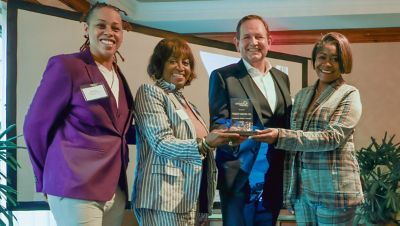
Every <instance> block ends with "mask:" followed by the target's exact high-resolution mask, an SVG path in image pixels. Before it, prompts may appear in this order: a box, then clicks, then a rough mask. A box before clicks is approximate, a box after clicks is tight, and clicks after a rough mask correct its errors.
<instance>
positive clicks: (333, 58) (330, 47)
mask: <svg viewBox="0 0 400 226" xmlns="http://www.w3.org/2000/svg"><path fill="white" fill-rule="evenodd" d="M338 59H339V58H338V52H337V48H336V45H334V44H333V43H326V44H325V45H324V46H323V47H322V48H321V49H320V50H318V52H317V54H316V57H315V63H314V68H315V71H316V72H317V75H318V77H319V80H320V81H321V82H322V83H325V84H329V83H331V82H333V81H335V80H336V79H338V78H340V76H341V72H340V66H339V60H338Z"/></svg>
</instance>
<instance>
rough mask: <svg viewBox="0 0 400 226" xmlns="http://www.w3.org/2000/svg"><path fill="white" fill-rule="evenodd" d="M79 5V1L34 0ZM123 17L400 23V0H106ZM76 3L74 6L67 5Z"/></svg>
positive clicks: (162, 22)
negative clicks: (251, 17) (254, 16)
mask: <svg viewBox="0 0 400 226" xmlns="http://www.w3.org/2000/svg"><path fill="white" fill-rule="evenodd" d="M36 1H38V2H40V3H42V4H45V5H52V6H56V7H59V8H64V9H69V10H71V9H74V8H75V9H76V4H77V2H84V3H87V2H90V3H94V2H96V0H87V1H86V2H85V1H84V0H75V1H73V0H36ZM103 2H107V3H109V4H113V5H115V6H117V7H119V8H121V9H123V10H125V11H126V12H127V13H128V17H126V18H124V19H125V20H127V21H129V22H132V23H136V24H141V25H145V26H149V27H153V28H158V29H162V30H167V31H173V32H178V33H216V32H218V33H219V32H234V30H235V27H236V23H237V21H238V20H239V19H240V18H241V17H243V16H245V15H247V14H258V15H260V16H262V17H264V18H265V19H266V20H267V21H268V23H269V24H270V27H271V30H272V31H288V30H320V29H353V28H388V27H400V0H331V1H328V0H108V1H103ZM68 5H69V6H71V5H75V7H73V8H71V7H69V6H68Z"/></svg>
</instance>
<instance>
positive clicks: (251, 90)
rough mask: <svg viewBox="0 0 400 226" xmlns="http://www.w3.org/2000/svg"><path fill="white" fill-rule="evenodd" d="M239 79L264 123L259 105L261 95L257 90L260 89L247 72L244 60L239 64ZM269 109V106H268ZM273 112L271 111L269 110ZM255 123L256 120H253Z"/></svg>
mask: <svg viewBox="0 0 400 226" xmlns="http://www.w3.org/2000/svg"><path fill="white" fill-rule="evenodd" d="M237 65H238V79H239V82H240V84H241V86H242V88H243V90H244V92H245V93H246V94H247V97H248V98H249V99H250V101H251V103H252V104H253V107H254V109H255V111H256V113H257V116H258V118H259V120H260V122H263V120H262V119H263V118H262V114H261V106H260V103H259V101H258V100H259V99H260V98H259V95H257V93H256V90H257V89H258V87H257V86H256V85H255V84H254V81H253V79H252V78H251V77H250V75H249V73H248V72H247V69H246V67H245V66H244V63H243V59H242V60H240V61H239V62H238V64H237ZM268 108H269V105H268ZM269 111H271V109H269ZM253 121H254V120H253Z"/></svg>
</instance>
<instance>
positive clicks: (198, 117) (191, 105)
mask: <svg viewBox="0 0 400 226" xmlns="http://www.w3.org/2000/svg"><path fill="white" fill-rule="evenodd" d="M188 103H189V107H190V109H192V112H193V113H194V114H195V116H196V118H197V119H198V120H199V121H200V123H201V124H202V125H203V126H204V128H205V129H206V130H207V132H209V131H208V128H207V125H206V123H205V122H204V121H203V118H202V117H201V115H200V112H199V111H197V108H196V107H195V106H194V105H193V104H192V103H190V102H188Z"/></svg>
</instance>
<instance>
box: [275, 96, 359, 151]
mask: <svg viewBox="0 0 400 226" xmlns="http://www.w3.org/2000/svg"><path fill="white" fill-rule="evenodd" d="M361 112H362V107H361V100H360V94H359V92H358V90H355V89H354V90H352V91H350V92H347V93H346V94H344V96H343V98H342V99H341V100H340V102H339V105H338V106H337V108H336V109H335V110H334V112H333V114H332V116H331V117H330V119H329V121H328V122H320V123H327V126H326V128H325V129H323V130H322V129H321V131H302V130H288V129H279V137H278V141H277V144H276V147H277V148H278V149H284V150H288V151H303V152H321V151H332V150H335V149H337V148H339V147H340V146H341V145H343V144H344V143H345V142H346V141H347V139H348V137H349V136H350V135H352V134H353V132H354V128H355V126H356V125H357V123H358V121H359V120H360V117H361ZM321 113H322V112H321ZM292 117H293V116H292ZM316 117H318V116H316ZM317 126H318V125H317Z"/></svg>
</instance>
